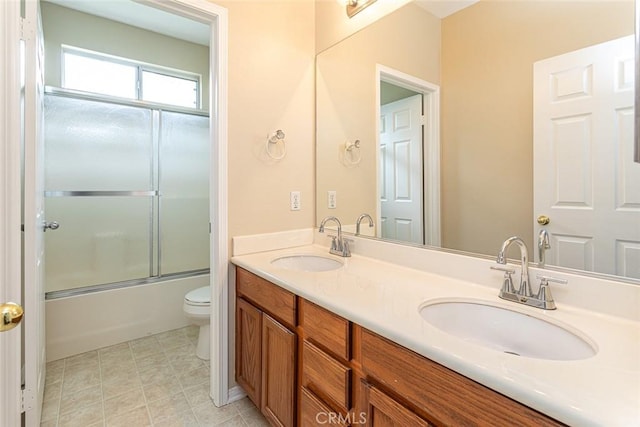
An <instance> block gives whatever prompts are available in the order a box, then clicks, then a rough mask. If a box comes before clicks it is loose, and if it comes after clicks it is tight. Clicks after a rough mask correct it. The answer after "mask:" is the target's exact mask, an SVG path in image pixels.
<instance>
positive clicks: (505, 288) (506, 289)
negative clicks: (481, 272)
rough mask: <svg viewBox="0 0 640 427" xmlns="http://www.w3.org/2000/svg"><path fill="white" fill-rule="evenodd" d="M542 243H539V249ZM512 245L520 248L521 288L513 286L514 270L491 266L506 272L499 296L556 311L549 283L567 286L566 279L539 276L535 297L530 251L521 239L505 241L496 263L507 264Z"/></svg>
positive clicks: (514, 238) (514, 237) (511, 238)
mask: <svg viewBox="0 0 640 427" xmlns="http://www.w3.org/2000/svg"><path fill="white" fill-rule="evenodd" d="M541 234H542V233H541ZM547 239H548V235H547ZM540 241H542V244H543V245H544V240H543V239H542V238H541V239H540ZM540 241H539V242H538V247H539V248H540ZM512 243H515V244H517V245H518V246H519V247H520V262H521V272H520V286H519V287H518V288H517V289H515V287H514V286H513V281H512V280H511V275H512V274H513V273H515V270H514V269H512V268H508V267H502V266H491V269H493V270H500V271H504V279H503V282H502V288H500V293H499V294H498V296H499V297H500V298H502V299H506V300H508V301H513V302H518V303H520V304H525V305H529V306H532V307H537V308H542V309H544V310H554V309H555V308H556V304H555V302H554V300H553V297H552V296H551V288H550V287H549V282H555V283H562V284H566V283H567V281H566V280H564V279H557V278H555V277H550V276H543V275H538V276H537V277H538V279H540V287H539V289H538V293H537V294H536V295H533V293H532V292H531V285H530V283H529V251H528V250H527V245H526V244H525V243H524V241H523V240H522V239H521V238H520V237H517V236H513V237H509V238H508V239H507V240H505V241H504V243H503V244H502V247H501V248H500V252H498V258H497V259H496V262H497V263H498V264H503V265H504V264H506V263H507V257H506V252H507V249H509V246H511V244H512ZM547 243H548V242H547ZM545 249H546V248H545Z"/></svg>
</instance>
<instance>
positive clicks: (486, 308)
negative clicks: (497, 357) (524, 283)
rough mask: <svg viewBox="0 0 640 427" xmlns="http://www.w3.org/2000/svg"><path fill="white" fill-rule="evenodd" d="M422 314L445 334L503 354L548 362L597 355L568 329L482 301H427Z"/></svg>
mask: <svg viewBox="0 0 640 427" xmlns="http://www.w3.org/2000/svg"><path fill="white" fill-rule="evenodd" d="M419 312H420V315H421V316H422V318H423V319H424V320H425V321H427V323H429V324H431V325H433V326H435V327H436V328H438V329H440V330H441V331H443V332H446V333H448V334H451V335H454V336H456V337H458V338H460V339H463V340H464V341H467V342H471V343H474V344H477V345H480V346H483V347H487V348H490V349H493V350H496V351H499V352H502V353H508V354H512V355H516V356H522V357H530V358H534V359H547V360H579V359H587V358H589V357H592V356H594V355H595V354H596V353H597V350H596V348H595V345H592V344H591V343H589V342H588V341H587V339H586V338H582V337H580V336H579V335H578V332H572V331H570V330H569V329H568V327H564V326H560V325H558V324H556V323H551V322H548V321H546V320H542V319H540V318H537V317H533V316H529V315H527V314H524V313H520V312H517V311H513V310H509V309H506V308H502V307H498V306H494V305H490V304H488V303H484V302H480V301H457V300H456V301H454V300H448V301H446V300H433V301H427V302H426V303H424V304H422V305H421V306H420V308H419Z"/></svg>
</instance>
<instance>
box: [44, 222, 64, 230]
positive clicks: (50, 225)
mask: <svg viewBox="0 0 640 427" xmlns="http://www.w3.org/2000/svg"><path fill="white" fill-rule="evenodd" d="M43 228H44V231H45V232H46V231H47V228H48V229H49V230H57V229H58V228H60V224H59V223H58V222H56V221H51V222H46V221H45V222H44V225H43Z"/></svg>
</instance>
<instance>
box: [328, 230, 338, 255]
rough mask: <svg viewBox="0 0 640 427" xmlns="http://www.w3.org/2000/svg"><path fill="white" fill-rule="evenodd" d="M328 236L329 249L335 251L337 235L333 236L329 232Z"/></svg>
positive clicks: (336, 248)
mask: <svg viewBox="0 0 640 427" xmlns="http://www.w3.org/2000/svg"><path fill="white" fill-rule="evenodd" d="M329 237H331V250H332V251H337V250H338V240H337V238H338V236H333V235H331V234H329Z"/></svg>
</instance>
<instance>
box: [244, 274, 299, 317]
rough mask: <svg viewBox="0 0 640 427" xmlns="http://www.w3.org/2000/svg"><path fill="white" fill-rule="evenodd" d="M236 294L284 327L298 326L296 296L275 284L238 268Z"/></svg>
mask: <svg viewBox="0 0 640 427" xmlns="http://www.w3.org/2000/svg"><path fill="white" fill-rule="evenodd" d="M236 294H237V295H238V296H241V297H243V298H244V299H247V300H249V301H251V302H252V303H254V304H255V305H256V306H258V307H260V308H261V309H262V310H264V311H266V312H267V313H269V314H270V315H271V316H273V317H275V318H276V319H278V320H279V321H280V322H282V323H283V324H284V325H286V326H287V327H289V328H290V329H293V328H294V327H295V325H296V296H295V295H294V294H292V293H291V292H289V291H287V290H285V289H282V288H281V287H279V286H277V285H274V284H273V283H271V282H269V281H267V280H265V279H263V278H262V277H259V276H256V275H255V274H253V273H250V272H248V271H247V270H244V269H242V268H240V267H236Z"/></svg>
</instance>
